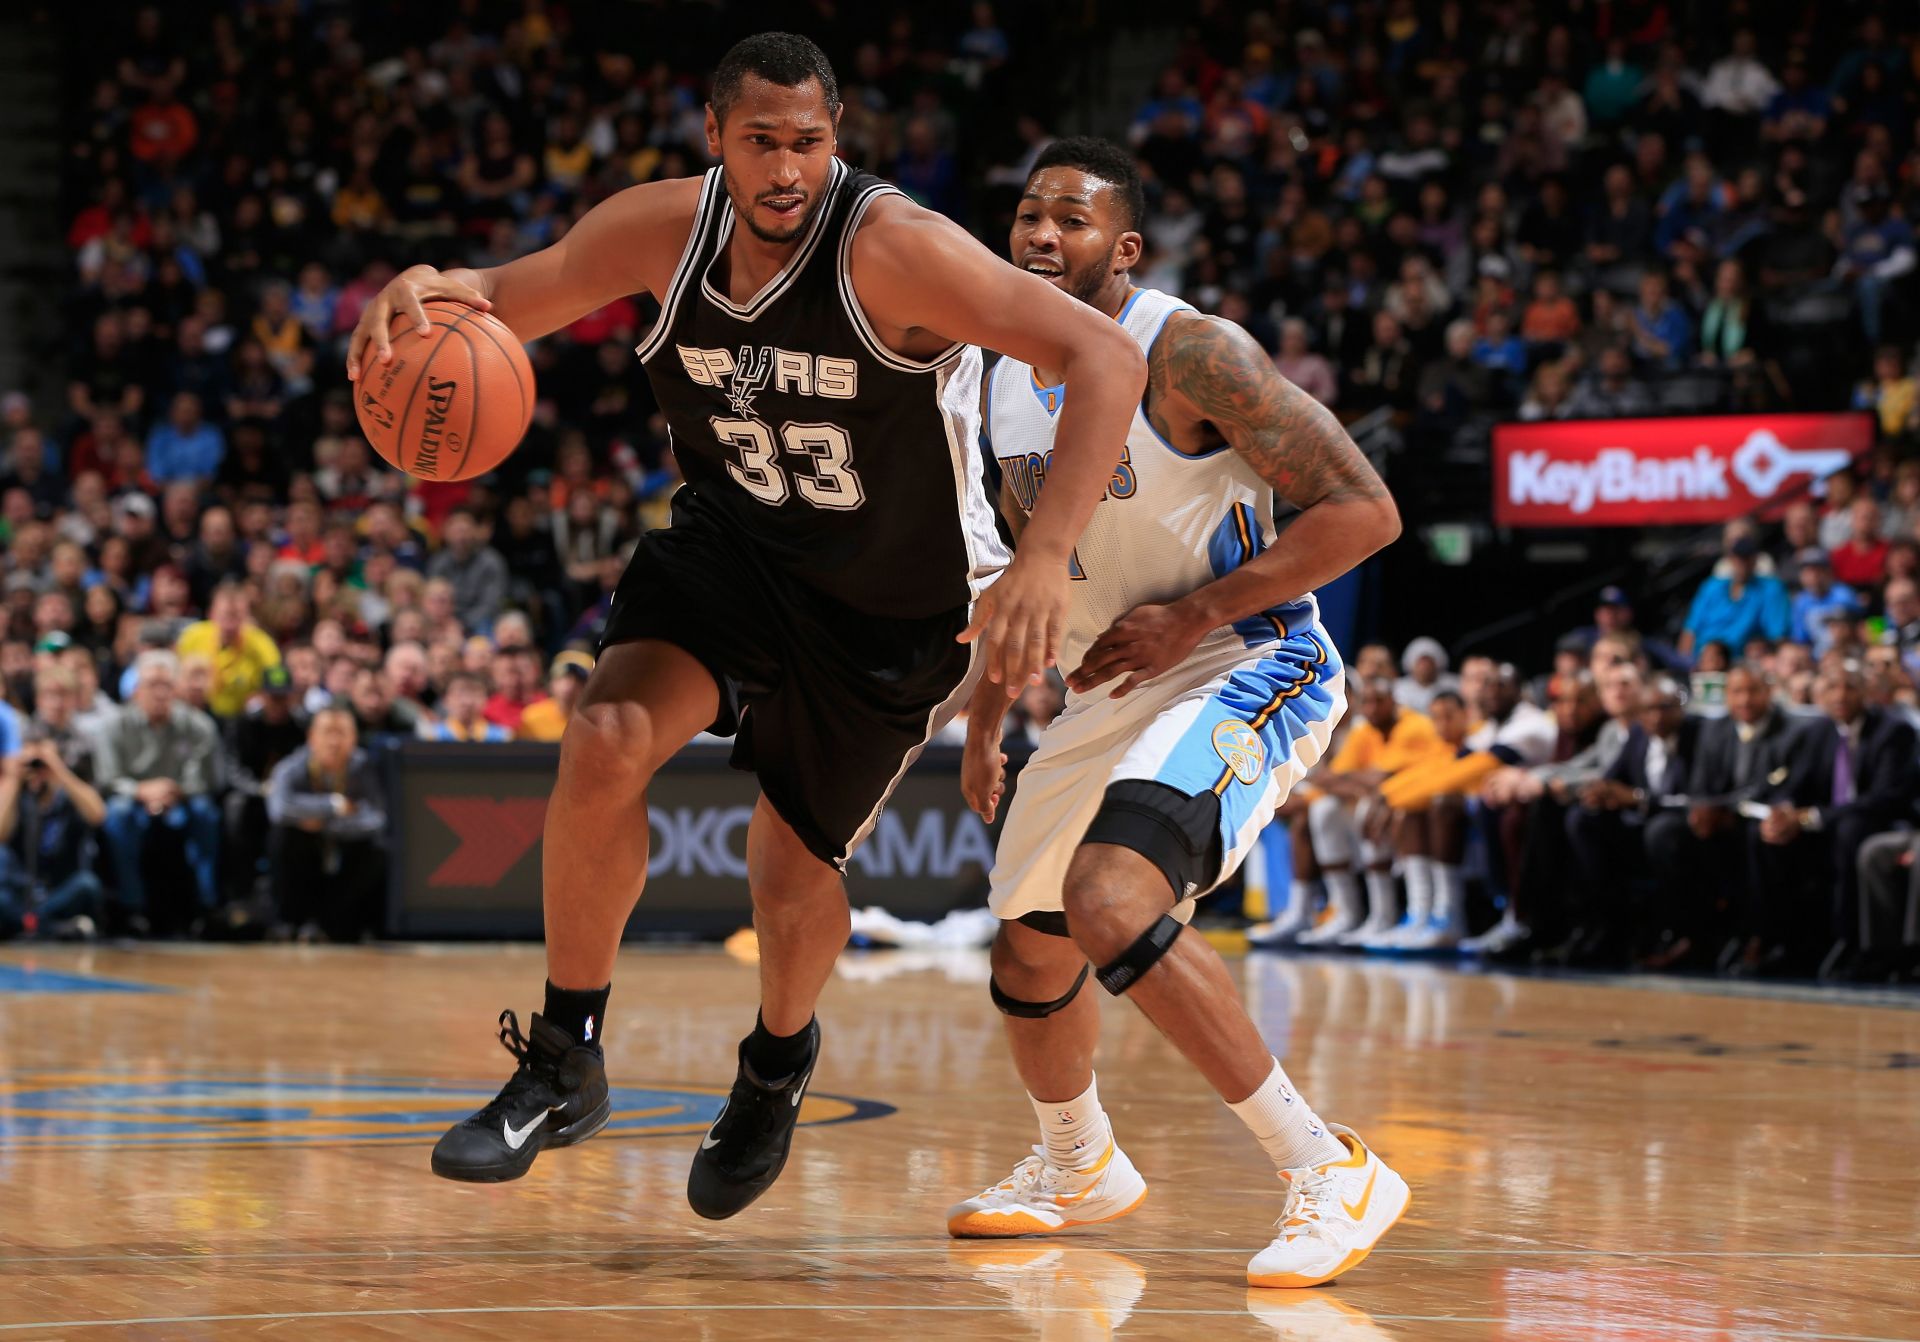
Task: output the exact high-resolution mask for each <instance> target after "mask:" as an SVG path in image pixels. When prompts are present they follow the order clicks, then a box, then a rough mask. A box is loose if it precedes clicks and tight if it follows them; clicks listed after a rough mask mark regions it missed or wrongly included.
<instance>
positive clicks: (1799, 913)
mask: <svg viewBox="0 0 1920 1342" xmlns="http://www.w3.org/2000/svg"><path fill="white" fill-rule="evenodd" d="M1814 693H1815V696H1816V697H1817V699H1818V700H1819V705H1820V711H1821V712H1822V714H1824V718H1823V719H1821V720H1819V721H1815V722H1810V723H1808V724H1807V726H1806V727H1805V728H1804V729H1803V730H1802V731H1801V732H1800V734H1799V735H1798V736H1797V737H1796V739H1795V740H1794V742H1793V744H1792V747H1791V749H1790V753H1789V763H1788V766H1787V776H1786V778H1785V779H1784V780H1782V781H1781V782H1779V783H1777V784H1773V785H1772V786H1771V787H1770V788H1769V789H1768V791H1767V793H1766V794H1765V796H1764V800H1765V801H1766V802H1767V803H1768V804H1769V808H1770V809H1769V810H1768V813H1767V818H1766V819H1765V820H1763V821H1761V822H1760V824H1759V829H1758V835H1757V837H1758V840H1759V842H1758V843H1756V844H1755V845H1754V850H1753V851H1754V859H1753V860H1754V868H1755V875H1756V892H1755V894H1756V900H1757V904H1758V908H1757V917H1758V929H1757V930H1758V937H1759V940H1758V943H1757V944H1756V945H1755V946H1754V947H1752V948H1751V949H1749V950H1748V951H1747V952H1746V954H1745V955H1744V956H1743V959H1742V962H1741V963H1742V967H1743V968H1745V969H1746V970H1747V972H1750V973H1769V972H1778V971H1782V970H1784V971H1789V972H1802V973H1804V972H1807V971H1810V970H1813V969H1815V968H1818V970H1819V971H1820V973H1821V975H1822V977H1835V976H1839V977H1845V976H1847V975H1850V974H1851V973H1852V972H1853V968H1854V963H1855V957H1856V956H1857V951H1858V945H1857V943H1858V938H1859V935H1860V933H1859V926H1860V924H1859V918H1860V905H1859V889H1860V887H1859V856H1860V849H1861V847H1862V846H1863V845H1864V844H1865V843H1866V841H1867V840H1868V839H1869V838H1871V837H1872V836H1873V835H1875V834H1878V833H1881V832H1883V831H1884V830H1886V829H1888V828H1890V827H1891V825H1892V824H1893V822H1894V821H1895V820H1896V819H1905V818H1907V817H1908V816H1909V814H1910V812H1911V809H1912V806H1913V795H1914V776H1913V774H1914V729H1913V728H1912V726H1910V725H1909V724H1908V723H1907V722H1906V721H1904V720H1903V719H1902V718H1900V717H1898V716H1896V715H1894V714H1891V713H1888V712H1886V711H1884V710H1882V709H1876V708H1869V707H1868V706H1867V702H1866V681H1865V677H1864V676H1863V675H1862V673H1861V670H1860V668H1859V667H1858V666H1857V665H1855V664H1852V663H1848V664H1846V665H1841V666H1829V667H1827V668H1825V669H1823V670H1822V671H1821V672H1820V675H1819V679H1818V680H1817V681H1816V683H1815V691H1814ZM1819 898H1824V899H1825V900H1826V901H1827V904H1828V908H1827V910H1826V914H1825V917H1824V919H1822V918H1821V917H1820V916H1819V915H1817V914H1812V915H1810V913H1809V911H1808V909H1807V905H1808V904H1809V903H1810V901H1811V900H1813V899H1819ZM1809 919H1811V923H1812V926H1814V927H1820V924H1821V923H1822V922H1824V924H1825V926H1824V927H1823V928H1821V929H1820V930H1821V931H1823V932H1824V933H1825V937H1824V938H1819V937H1818V936H1817V935H1816V937H1815V938H1814V939H1812V940H1809V938H1808V937H1806V936H1805V935H1802V934H1800V933H1799V932H1798V930H1797V926H1798V925H1799V924H1801V923H1802V922H1804V921H1808V920H1809ZM1823 942H1824V947H1825V953H1824V955H1822V954H1821V951H1822V949H1823ZM1809 949H1811V951H1812V953H1811V954H1809V953H1808V951H1809Z"/></svg>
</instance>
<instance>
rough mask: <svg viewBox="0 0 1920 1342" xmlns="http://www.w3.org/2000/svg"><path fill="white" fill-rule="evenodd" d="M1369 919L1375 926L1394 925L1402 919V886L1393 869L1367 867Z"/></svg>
mask: <svg viewBox="0 0 1920 1342" xmlns="http://www.w3.org/2000/svg"><path fill="white" fill-rule="evenodd" d="M1367 921H1368V922H1369V923H1371V924H1372V925H1373V926H1375V927H1392V926H1393V925H1394V924H1395V923H1397V922H1399V921H1400V887H1399V886H1398V885H1396V884H1394V880H1393V873H1392V872H1391V871H1375V870H1373V869H1372V868H1368V869H1367Z"/></svg>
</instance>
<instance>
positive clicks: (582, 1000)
mask: <svg viewBox="0 0 1920 1342" xmlns="http://www.w3.org/2000/svg"><path fill="white" fill-rule="evenodd" d="M612 990H613V985H612V984H611V983H609V984H608V985H607V986H606V987H604V988H556V987H554V986H553V981H552V980H551V979H549V980H548V981H547V1005H546V1009H545V1010H543V1011H542V1012H541V1013H540V1015H541V1017H542V1018H543V1019H544V1020H545V1021H546V1022H547V1024H549V1025H552V1026H556V1027H558V1028H559V1029H562V1030H565V1031H566V1032H567V1033H568V1034H569V1035H571V1036H572V1037H573V1039H574V1042H576V1043H580V1044H585V1045H587V1046H588V1047H589V1048H592V1049H593V1050H595V1051H596V1052H598V1051H599V1049H600V1037H601V1036H602V1035H603V1034H605V1033H606V1024H607V994H608V993H609V992H611V991H612Z"/></svg>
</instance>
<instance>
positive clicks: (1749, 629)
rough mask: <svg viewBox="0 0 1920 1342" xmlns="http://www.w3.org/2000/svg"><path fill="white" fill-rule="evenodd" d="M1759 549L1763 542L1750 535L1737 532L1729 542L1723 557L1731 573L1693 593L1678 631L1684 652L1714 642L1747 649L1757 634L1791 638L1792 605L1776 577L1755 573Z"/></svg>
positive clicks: (1717, 578) (1714, 578) (1689, 653)
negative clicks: (1689, 608) (1682, 626)
mask: <svg viewBox="0 0 1920 1342" xmlns="http://www.w3.org/2000/svg"><path fill="white" fill-rule="evenodd" d="M1759 553H1760V547H1759V545H1758V544H1757V543H1755V541H1754V540H1753V539H1752V538H1751V537H1749V536H1739V537H1737V538H1735V539H1734V541H1733V542H1732V543H1731V544H1729V545H1728V546H1727V549H1726V552H1725V557H1724V560H1723V562H1724V563H1725V565H1726V568H1727V576H1726V577H1724V578H1723V577H1717V576H1716V577H1709V578H1708V579H1707V580H1706V581H1705V582H1703V583H1702V584H1700V590H1699V591H1698V592H1696V593H1695V594H1694V598H1693V606H1692V609H1691V610H1690V611H1689V612H1688V614H1687V623H1686V626H1685V628H1683V629H1682V630H1681V632H1680V653H1681V655H1682V656H1688V657H1690V656H1692V655H1693V652H1694V650H1695V648H1697V647H1698V646H1699V645H1700V644H1702V643H1708V642H1713V641H1718V642H1721V643H1725V644H1726V645H1727V646H1728V647H1733V648H1744V647H1745V646H1746V645H1747V643H1748V641H1749V640H1751V639H1754V638H1767V639H1772V640H1774V641H1775V642H1778V641H1779V640H1781V639H1783V638H1785V637H1787V635H1788V633H1789V632H1790V631H1791V627H1792V619H1793V608H1792V604H1791V603H1790V602H1789V601H1788V599H1787V589H1786V588H1785V587H1784V586H1782V585H1781V582H1780V580H1779V579H1778V578H1776V577H1773V576H1772V575H1771V574H1761V573H1756V572H1754V563H1755V560H1756V558H1757V557H1758V555H1759Z"/></svg>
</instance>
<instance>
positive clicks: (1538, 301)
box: [1520, 270, 1580, 345]
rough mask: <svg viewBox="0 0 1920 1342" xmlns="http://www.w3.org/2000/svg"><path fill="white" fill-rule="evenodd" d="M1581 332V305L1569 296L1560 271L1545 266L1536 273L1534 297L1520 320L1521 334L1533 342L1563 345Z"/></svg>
mask: <svg viewBox="0 0 1920 1342" xmlns="http://www.w3.org/2000/svg"><path fill="white" fill-rule="evenodd" d="M1579 334H1580V309H1579V307H1578V306H1577V305H1576V304H1575V303H1574V301H1573V300H1572V299H1571V298H1569V297H1567V294H1566V290H1565V289H1564V288H1563V287H1562V284H1561V279H1560V272H1559V271H1557V270H1541V271H1539V272H1537V273H1536V274H1535V275H1534V277H1533V300H1532V301H1531V302H1529V303H1528V304H1527V311H1526V316H1525V317H1524V318H1522V319H1521V322H1520V335H1521V338H1522V339H1524V340H1526V341H1527V342H1528V343H1529V344H1533V345H1559V344H1562V343H1564V342H1566V341H1569V340H1572V339H1573V338H1574V337H1575V336H1577V335H1579Z"/></svg>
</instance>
